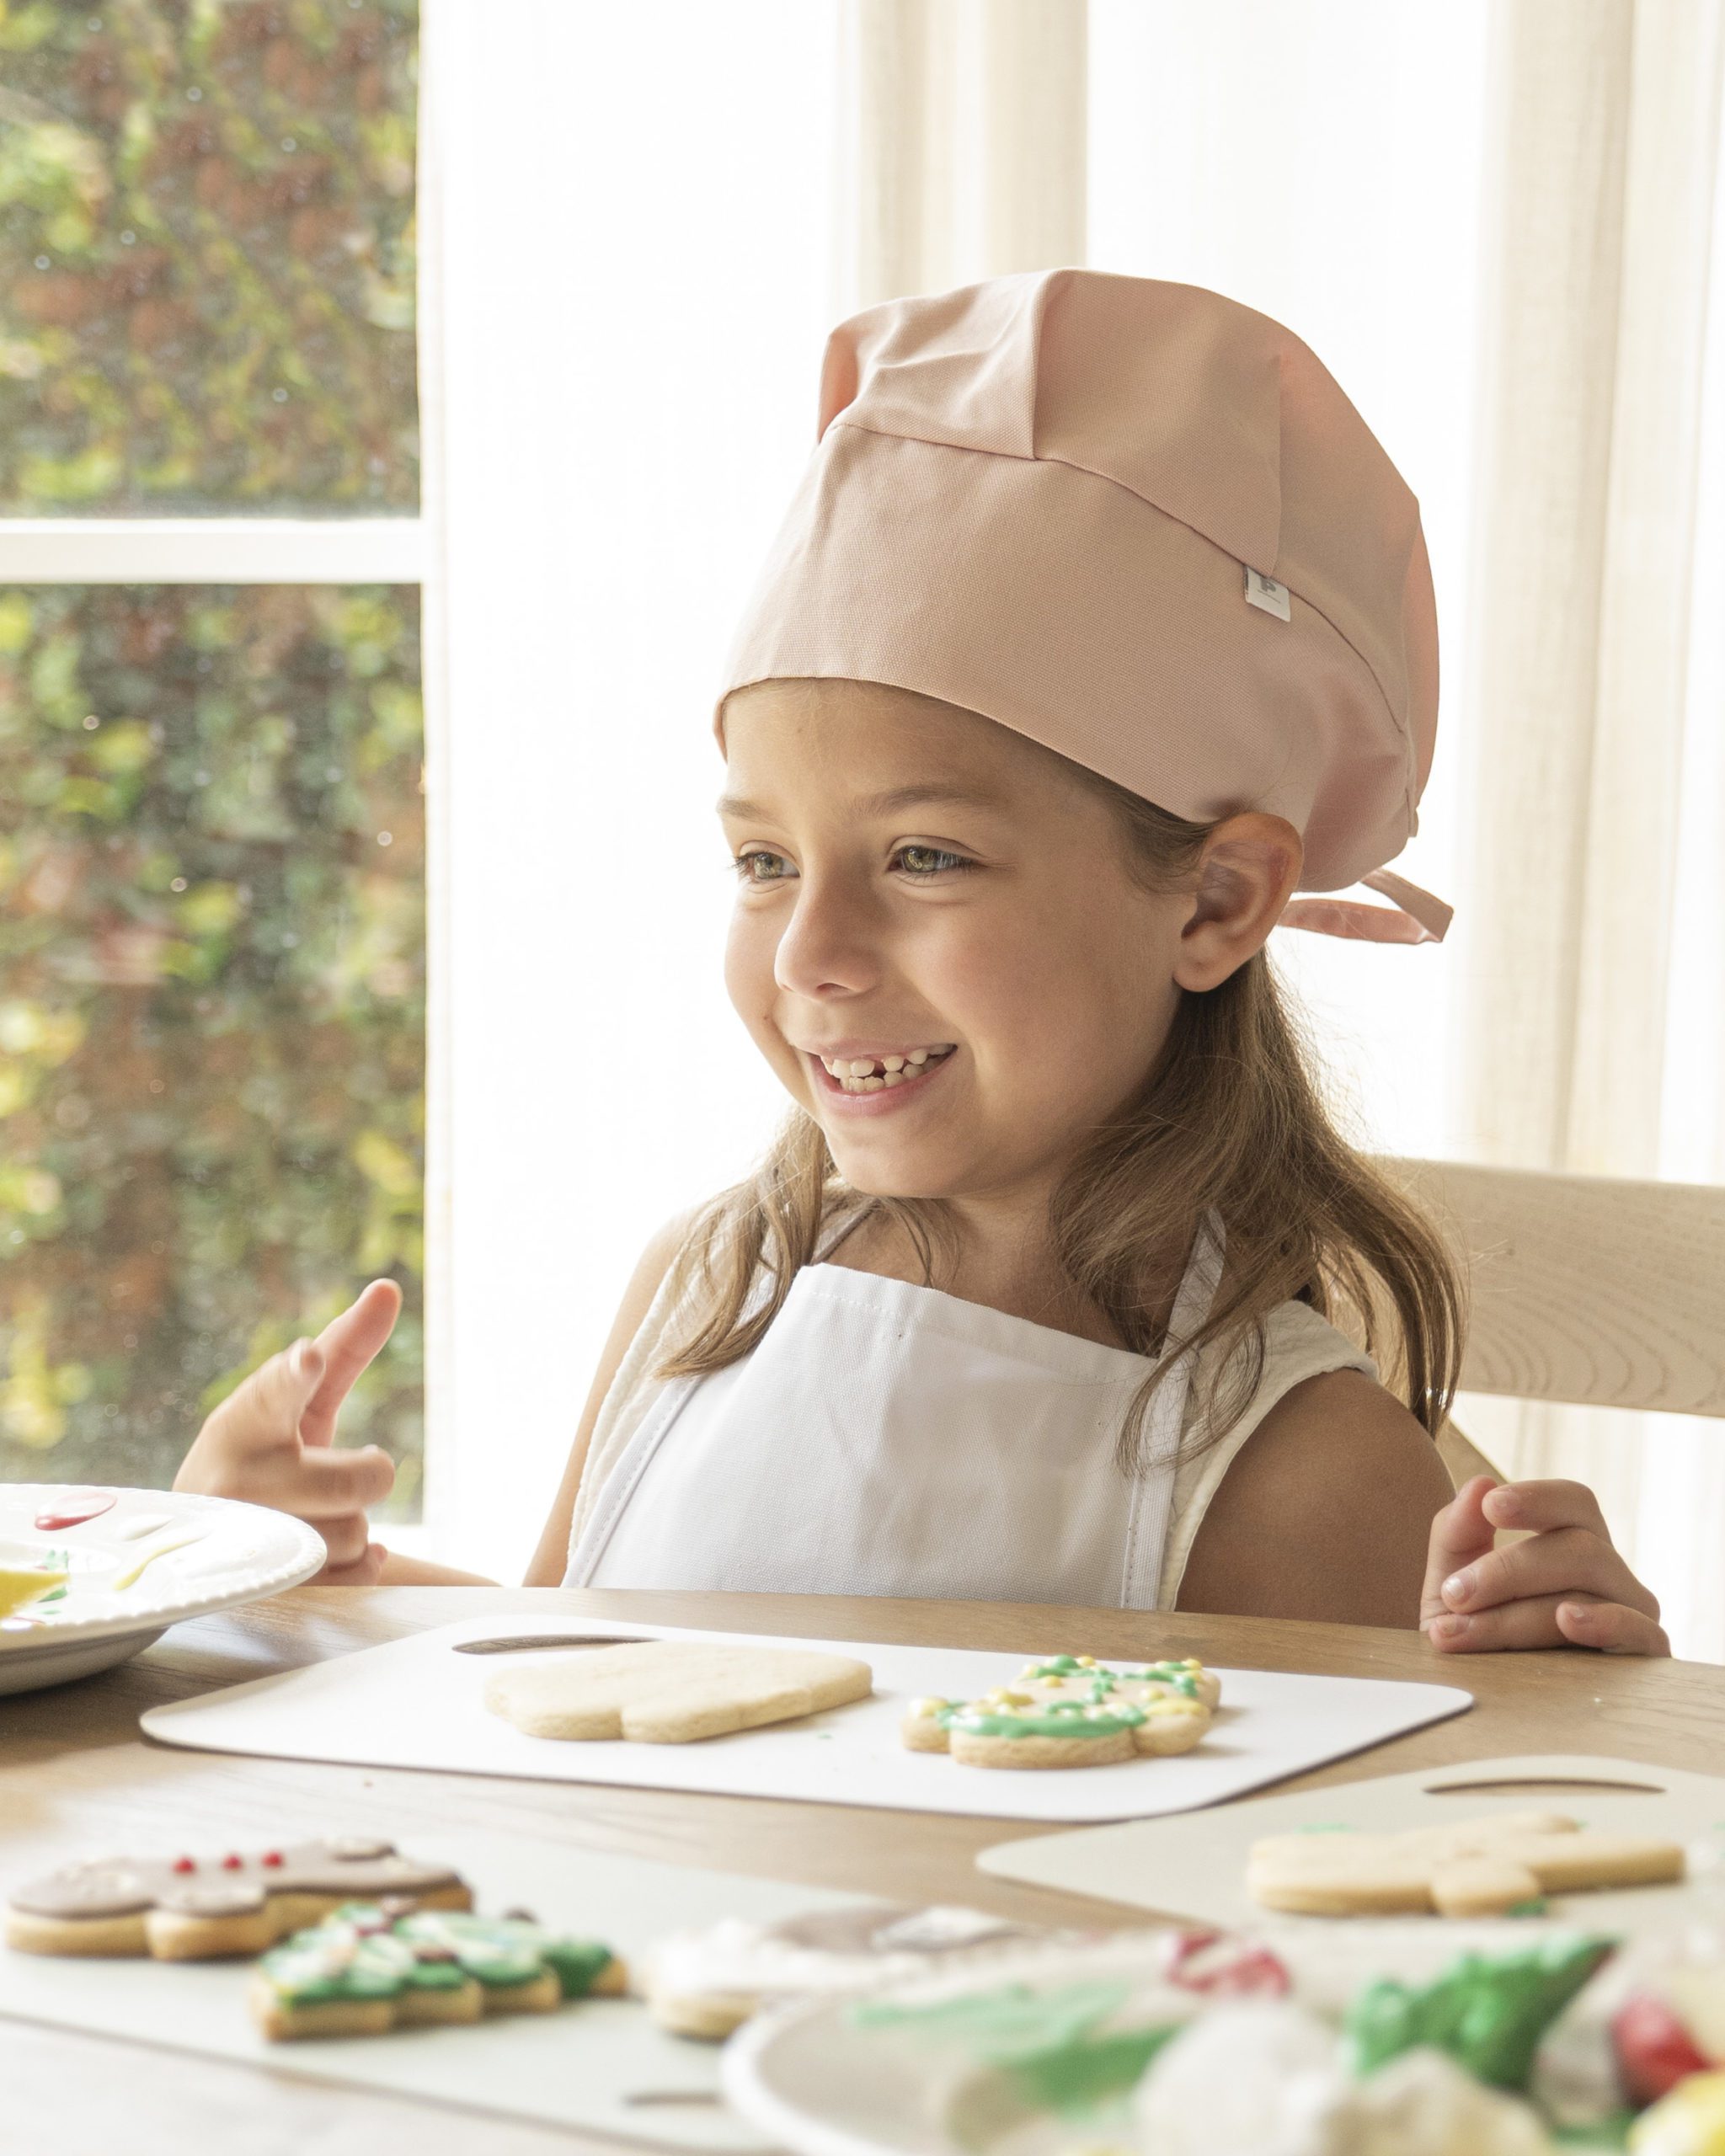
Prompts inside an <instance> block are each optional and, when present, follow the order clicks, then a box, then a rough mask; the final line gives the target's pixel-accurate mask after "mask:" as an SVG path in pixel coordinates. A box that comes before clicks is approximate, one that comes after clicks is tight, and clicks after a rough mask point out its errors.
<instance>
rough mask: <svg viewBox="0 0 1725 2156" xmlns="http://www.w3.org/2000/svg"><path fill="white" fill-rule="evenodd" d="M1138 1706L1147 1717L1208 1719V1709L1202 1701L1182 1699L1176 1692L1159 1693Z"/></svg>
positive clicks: (1140, 1702) (1142, 1701)
mask: <svg viewBox="0 0 1725 2156" xmlns="http://www.w3.org/2000/svg"><path fill="white" fill-rule="evenodd" d="M1138 1704H1139V1705H1140V1707H1142V1708H1143V1710H1144V1711H1145V1712H1146V1714H1147V1715H1202V1716H1204V1719H1205V1720H1206V1721H1208V1720H1209V1719H1210V1709H1209V1708H1208V1707H1207V1706H1205V1705H1204V1702H1203V1700H1188V1699H1184V1698H1183V1697H1182V1696H1181V1694H1179V1693H1178V1692H1174V1693H1168V1692H1163V1693H1159V1694H1155V1695H1153V1696H1152V1697H1151V1698H1150V1699H1148V1700H1140V1701H1139V1702H1138Z"/></svg>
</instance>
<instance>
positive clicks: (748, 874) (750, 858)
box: [730, 851, 784, 883]
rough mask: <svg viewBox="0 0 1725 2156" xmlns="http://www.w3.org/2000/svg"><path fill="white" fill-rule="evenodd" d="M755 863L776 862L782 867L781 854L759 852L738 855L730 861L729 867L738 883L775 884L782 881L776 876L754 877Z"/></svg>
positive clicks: (782, 857)
mask: <svg viewBox="0 0 1725 2156" xmlns="http://www.w3.org/2000/svg"><path fill="white" fill-rule="evenodd" d="M757 861H777V862H779V863H780V864H781V865H782V863H783V861H784V856H783V855H782V853H766V852H764V851H755V852H753V853H740V854H738V855H737V856H736V857H735V859H734V860H733V861H732V862H731V864H730V866H731V868H732V871H733V872H734V874H735V876H736V877H737V879H738V881H739V882H740V883H779V882H781V881H782V878H779V877H777V876H757V875H756V873H754V870H755V863H756V862H757Z"/></svg>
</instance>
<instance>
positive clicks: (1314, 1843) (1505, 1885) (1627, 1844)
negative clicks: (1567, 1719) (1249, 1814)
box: [1246, 1812, 1684, 1917]
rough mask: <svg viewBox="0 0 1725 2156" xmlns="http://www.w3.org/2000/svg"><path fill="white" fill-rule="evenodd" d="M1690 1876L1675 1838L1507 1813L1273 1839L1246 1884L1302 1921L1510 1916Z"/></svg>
mask: <svg viewBox="0 0 1725 2156" xmlns="http://www.w3.org/2000/svg"><path fill="white" fill-rule="evenodd" d="M1683 1870H1684V1864H1683V1851H1682V1850H1681V1849H1680V1848H1679V1847H1678V1846H1677V1844H1676V1843H1674V1842H1661V1841H1655V1840H1652V1839H1650V1838H1648V1837H1646V1836H1642V1835H1637V1834H1601V1833H1587V1832H1585V1831H1584V1830H1583V1828H1581V1827H1580V1826H1579V1825H1578V1822H1576V1821H1575V1820H1573V1819H1570V1818H1567V1817H1564V1815H1563V1814H1562V1813H1561V1812H1498V1813H1495V1814H1493V1815H1492V1816H1490V1817H1486V1818H1482V1819H1462V1820H1457V1821H1456V1822H1455V1823H1454V1824H1453V1825H1450V1826H1445V1827H1420V1828H1413V1829H1412V1830H1410V1831H1409V1832H1407V1833H1400V1834H1366V1833H1352V1832H1349V1831H1347V1830H1340V1831H1337V1832H1334V1833H1306V1834H1272V1835H1270V1836H1269V1837H1268V1838H1267V1839H1265V1840H1263V1841H1260V1842H1254V1843H1253V1844H1252V1851H1251V1854H1250V1857H1249V1859H1248V1860H1247V1870H1246V1887H1247V1892H1248V1893H1250V1894H1251V1896H1252V1898H1253V1900H1254V1901H1257V1902H1260V1903H1263V1907H1264V1908H1267V1909H1280V1910H1284V1911H1286V1912H1288V1913H1290V1914H1295V1915H1300V1916H1324V1917H1348V1916H1399V1915H1407V1914H1409V1913H1421V1912H1423V1913H1430V1912H1432V1911H1434V1910H1435V1911H1436V1912H1437V1913H1439V1915H1441V1916H1449V1917H1463V1916H1466V1917H1479V1916H1501V1915H1502V1914H1503V1913H1504V1912H1505V1911H1506V1910H1508V1909H1512V1908H1517V1907H1518V1906H1519V1905H1520V1904H1522V1903H1528V1902H1537V1901H1538V1900H1539V1899H1540V1897H1541V1896H1543V1895H1545V1894H1548V1893H1551V1894H1557V1893H1563V1894H1567V1893H1574V1892H1579V1891H1583V1890H1584V1889H1586V1888H1589V1887H1648V1886H1653V1885H1657V1884H1658V1883H1659V1882H1660V1881H1664V1880H1669V1879H1680V1878H1681V1877H1682V1876H1683Z"/></svg>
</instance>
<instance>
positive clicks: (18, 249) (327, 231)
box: [0, 0, 419, 516]
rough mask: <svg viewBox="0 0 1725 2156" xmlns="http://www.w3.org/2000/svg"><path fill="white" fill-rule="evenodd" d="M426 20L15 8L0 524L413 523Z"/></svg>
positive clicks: (1, 293) (402, 5) (310, 10)
mask: <svg viewBox="0 0 1725 2156" xmlns="http://www.w3.org/2000/svg"><path fill="white" fill-rule="evenodd" d="M417 12H418V10H417V4H416V0H80V4H77V5H73V4H70V0H0V510H11V511H12V512H13V514H29V515H56V514H67V515H86V516H88V515H137V514H147V515H171V514H175V513H185V512H187V511H195V510H207V509H211V508H221V509H225V510H229V511H230V512H232V511H234V510H240V511H255V512H266V511H270V510H278V511H279V510H294V511H302V512H303V511H307V510H309V511H311V512H312V513H318V512H322V513H326V514H328V513H339V512H343V511H346V512H350V513H351V512H354V511H356V510H364V511H367V512H370V513H373V514H376V513H381V512H387V511H391V510H408V511H410V510H413V508H414V505H415V504H416V503H417V500H418V495H419V478H418V461H417V436H416V428H417V409H416V400H415V393H414V134H415V125H414V68H415V40H416V32H417Z"/></svg>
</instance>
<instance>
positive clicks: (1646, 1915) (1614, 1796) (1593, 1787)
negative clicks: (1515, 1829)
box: [976, 1753, 1725, 1931]
mask: <svg viewBox="0 0 1725 2156" xmlns="http://www.w3.org/2000/svg"><path fill="white" fill-rule="evenodd" d="M1491 1812H1563V1813H1565V1814H1567V1817H1570V1818H1572V1819H1578V1820H1579V1821H1580V1822H1582V1824H1583V1826H1587V1827H1596V1828H1601V1829H1605V1830H1610V1831H1613V1832H1621V1833H1632V1834H1651V1835H1656V1836H1658V1838H1660V1839H1662V1840H1664V1841H1675V1842H1680V1843H1682V1844H1684V1845H1685V1847H1686V1848H1688V1849H1689V1850H1690V1877H1689V1879H1688V1880H1687V1881H1684V1882H1681V1883H1678V1884H1673V1885H1669V1886H1664V1887H1626V1888H1624V1889H1622V1890H1621V1891H1611V1892H1600V1893H1589V1894H1568V1895H1553V1896H1552V1897H1551V1902H1550V1909H1551V1916H1552V1918H1553V1919H1557V1920H1560V1921H1565V1922H1567V1923H1569V1924H1584V1925H1586V1926H1587V1927H1588V1928H1589V1929H1592V1928H1594V1926H1595V1925H1597V1926H1598V1927H1599V1928H1600V1929H1603V1930H1606V1931H1618V1930H1637V1929H1650V1928H1651V1929H1658V1928H1660V1927H1663V1926H1664V1925H1666V1924H1671V1923H1673V1922H1674V1921H1677V1920H1680V1919H1681V1918H1682V1917H1683V1916H1684V1915H1685V1914H1687V1913H1690V1912H1691V1911H1692V1910H1693V1908H1694V1907H1695V1903H1696V1898H1697V1897H1708V1899H1709V1900H1710V1902H1711V1901H1712V1899H1714V1898H1716V1897H1717V1900H1718V1903H1719V1909H1720V1913H1721V1915H1722V1916H1725V1871H1722V1870H1721V1869H1720V1862H1719V1860H1720V1859H1721V1858H1722V1857H1725V1781H1722V1780H1717V1779H1716V1778H1715V1777H1714V1776H1712V1775H1711V1774H1682V1773H1680V1772H1678V1771H1676V1770H1675V1769H1671V1768H1668V1767H1645V1766H1642V1764H1640V1763H1639V1762H1638V1761H1636V1760H1630V1759H1604V1758H1589V1757H1588V1756H1586V1755H1584V1754H1570V1753H1545V1754H1534V1755H1532V1756H1530V1757H1528V1758H1512V1759H1471V1760H1468V1761H1467V1762H1466V1763H1465V1764H1462V1765H1460V1766H1452V1767H1429V1768H1427V1769H1425V1770H1424V1771H1423V1773H1420V1774H1384V1775H1380V1776H1379V1777H1378V1778H1377V1779H1375V1780H1370V1781H1359V1782H1343V1783H1341V1784H1339V1785H1332V1787H1330V1788H1328V1789H1317V1790H1302V1791H1300V1792H1299V1793H1298V1794H1296V1795H1293V1796H1264V1797H1258V1798H1255V1799H1254V1800H1253V1801H1252V1802H1251V1803H1249V1804H1231V1805H1230V1806H1228V1807H1227V1809H1226V1811H1222V1812H1202V1813H1200V1814H1199V1815H1198V1816H1196V1817H1186V1818H1180V1819H1143V1820H1137V1819H1135V1820H1130V1821H1128V1822H1125V1823H1124V1824H1122V1825H1119V1826H1114V1827H1090V1828H1084V1829H1083V1830H1081V1832H1079V1833H1071V1834H1044V1835H1039V1836H1038V1837H1037V1838H1035V1839H1033V1840H1030V1841H1020V1842H1001V1843H997V1844H996V1845H995V1847H994V1848H992V1849H984V1850H983V1851H982V1852H981V1853H980V1855H979V1856H978V1857H977V1860H976V1861H977V1863H978V1864H979V1865H980V1866H981V1868H982V1870H985V1871H988V1872H993V1873H995V1874H996V1875H997V1876H999V1877H1001V1878H1002V1879H1023V1880H1028V1881H1030V1882H1031V1883H1032V1884H1033V1885H1034V1886H1037V1887H1059V1888H1060V1889H1061V1890H1062V1891H1063V1892H1066V1893H1069V1894H1087V1895H1090V1896H1091V1897H1093V1898H1094V1899H1095V1900H1097V1901H1099V1902H1114V1903H1124V1905H1125V1906H1126V1907H1127V1908H1135V1909H1156V1910H1158V1911H1160V1912H1162V1913H1165V1914H1167V1915H1168V1916H1178V1917H1191V1918H1195V1919H1199V1921H1200V1922H1203V1923H1205V1924H1221V1925H1228V1926H1232V1925H1250V1926H1251V1927H1252V1928H1253V1929H1262V1928H1263V1926H1264V1925H1265V1924H1267V1923H1270V1922H1274V1924H1278V1925H1283V1924H1285V1925H1289V1926H1292V1927H1294V1928H1295V1929H1300V1930H1306V1929H1317V1930H1322V1929H1327V1928H1328V1927H1329V1926H1331V1925H1332V1924H1345V1925H1347V1926H1348V1928H1349V1929H1355V1928H1363V1927H1365V1926H1367V1925H1370V1924H1381V1923H1393V1924H1397V1925H1401V1926H1402V1927H1407V1926H1408V1925H1410V1924H1420V1923H1422V1922H1424V1923H1427V1924H1430V1925H1432V1926H1433V1927H1434V1929H1437V1928H1440V1927H1442V1926H1444V1925H1445V1924H1448V1923H1449V1922H1450V1919H1446V1918H1443V1917H1438V1916H1433V1917H1429V1918H1426V1919H1419V1918H1417V1917H1414V1918H1409V1917H1396V1918H1381V1919H1373V1918H1360V1917H1351V1918H1331V1917H1299V1916H1288V1915H1284V1913H1282V1912H1280V1911H1274V1912H1273V1911H1270V1910H1267V1909H1264V1908H1261V1907H1260V1906H1259V1904H1258V1903H1256V1902H1254V1901H1253V1900H1252V1897H1251V1896H1250V1895H1249V1894H1248V1893H1247V1891H1246V1860H1247V1852H1248V1851H1249V1849H1250V1848H1251V1846H1252V1843H1254V1842H1255V1841H1258V1839H1259V1838H1261V1837H1262V1836H1263V1835H1266V1834H1290V1833H1298V1832H1300V1831H1301V1830H1302V1829H1304V1830H1307V1831H1310V1830H1313V1829H1322V1828H1358V1829H1360V1830H1363V1831H1365V1832H1366V1833H1399V1832H1401V1831H1402V1829H1403V1828H1408V1827H1440V1826H1443V1825H1444V1824H1445V1823H1446V1822H1459V1821H1461V1820H1464V1819H1477V1818H1482V1817H1485V1816H1487V1814H1489V1813H1491Z"/></svg>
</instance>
